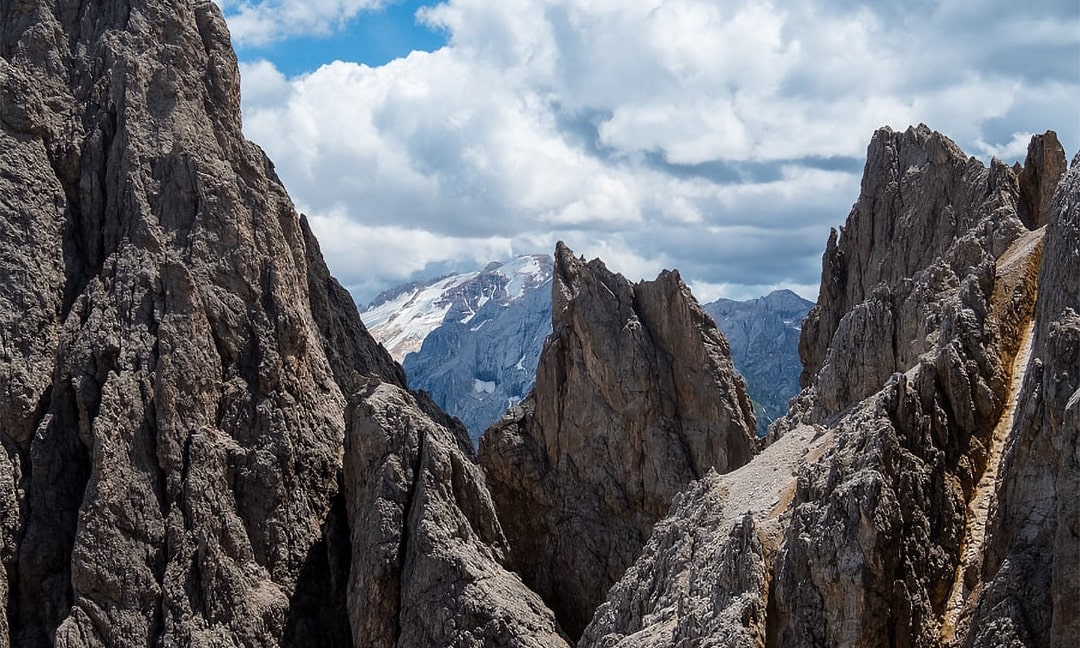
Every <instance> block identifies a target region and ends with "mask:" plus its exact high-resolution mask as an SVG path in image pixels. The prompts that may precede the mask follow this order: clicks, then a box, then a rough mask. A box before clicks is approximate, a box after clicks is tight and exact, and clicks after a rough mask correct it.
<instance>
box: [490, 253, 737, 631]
mask: <svg viewBox="0 0 1080 648" xmlns="http://www.w3.org/2000/svg"><path fill="white" fill-rule="evenodd" d="M552 291H553V293H552V294H553V300H552V324H553V329H554V332H553V333H552V335H551V337H550V338H549V339H548V341H547V343H546V344H545V347H544V352H543V354H542V355H541V358H540V364H539V368H538V370H537V382H536V387H535V388H534V390H533V392H532V393H531V394H530V395H529V397H527V398H526V399H525V401H524V402H523V403H522V405H521V407H520V408H518V409H516V410H512V411H511V413H510V414H509V415H508V416H507V417H506V418H504V419H503V421H501V422H499V423H496V424H495V425H494V426H492V427H491V428H490V429H489V430H488V431H487V432H485V434H484V436H483V437H482V438H481V441H480V462H481V464H482V465H483V466H484V467H485V469H486V471H487V475H488V479H489V483H490V484H491V489H492V494H493V495H494V498H495V505H496V509H497V510H498V511H499V518H500V520H501V521H502V523H503V527H504V529H505V530H506V534H507V537H508V539H509V541H510V546H511V549H512V559H513V564H514V566H515V568H516V569H517V570H518V571H519V572H520V573H521V574H522V577H523V578H524V580H525V582H526V583H527V584H529V585H530V586H531V587H533V588H534V589H535V590H536V591H538V592H539V593H540V594H541V595H542V596H543V597H544V600H545V601H547V602H548V604H549V605H551V606H552V608H553V609H554V610H555V612H556V615H557V616H558V618H559V621H560V623H561V624H562V626H563V628H564V629H565V630H566V632H567V633H568V634H570V635H571V636H573V637H576V636H578V635H580V633H581V631H582V629H583V628H584V626H585V624H586V623H588V621H589V619H590V618H591V616H592V613H593V610H594V609H595V607H596V606H597V605H599V604H600V603H601V602H602V601H603V599H604V596H605V594H606V592H607V590H608V588H609V587H610V586H611V585H612V584H614V583H615V581H617V580H618V579H619V577H620V576H622V573H623V572H624V571H625V570H626V568H627V567H629V566H630V564H631V563H632V562H633V561H634V560H635V559H636V558H637V555H638V553H639V551H640V550H641V547H642V545H643V544H644V543H645V541H646V540H647V539H648V537H649V534H650V532H651V531H652V526H653V524H654V523H655V522H656V521H657V520H659V519H660V518H661V517H662V516H663V515H664V514H665V513H666V512H667V509H668V506H669V504H670V502H671V500H672V498H673V497H674V496H675V495H676V494H677V493H678V492H679V491H681V490H682V489H683V488H685V487H686V485H687V484H688V483H689V482H690V481H692V480H694V479H698V478H700V477H703V476H704V475H705V474H706V473H707V472H708V471H709V470H712V469H716V470H719V471H728V470H732V469H734V468H736V467H738V466H740V465H742V464H744V463H746V462H747V461H748V460H749V459H750V457H751V456H752V455H753V453H754V451H755V442H754V438H753V430H754V420H753V413H752V410H751V405H750V402H749V399H748V398H747V396H746V392H745V388H744V386H743V383H742V380H741V379H740V378H738V376H737V375H736V374H735V372H734V369H733V368H732V365H731V359H730V355H729V351H728V348H727V343H726V341H725V340H724V338H723V336H722V335H721V334H720V333H719V331H717V330H716V327H715V325H714V324H713V323H712V320H711V319H710V318H709V317H708V316H707V315H706V314H705V313H704V311H702V310H701V308H700V307H699V306H698V305H697V303H696V301H694V299H693V297H691V296H690V293H689V290H688V289H687V288H686V286H685V285H683V283H682V281H681V280H680V279H679V277H678V275H677V274H675V273H668V272H665V273H662V274H661V275H660V277H658V278H657V279H656V280H655V281H652V282H643V283H640V284H636V285H635V284H631V283H630V282H628V281H627V280H626V279H624V278H623V277H622V276H619V275H616V274H614V273H612V272H610V271H608V270H607V268H605V267H604V265H603V264H602V263H601V262H599V261H591V262H589V263H585V261H584V260H583V259H578V258H575V257H574V255H573V252H571V251H570V250H569V249H568V248H567V247H566V246H564V245H562V244H560V245H559V246H558V248H557V250H556V253H555V277H554V280H553V287H552Z"/></svg>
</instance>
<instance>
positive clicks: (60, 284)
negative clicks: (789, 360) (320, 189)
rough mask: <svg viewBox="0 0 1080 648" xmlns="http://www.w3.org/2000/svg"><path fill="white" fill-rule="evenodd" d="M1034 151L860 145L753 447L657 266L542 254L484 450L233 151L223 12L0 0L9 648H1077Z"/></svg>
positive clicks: (1074, 212) (1063, 342)
mask: <svg viewBox="0 0 1080 648" xmlns="http://www.w3.org/2000/svg"><path fill="white" fill-rule="evenodd" d="M1054 142H1056V138H1054V137H1052V135H1051V134H1049V133H1048V134H1047V135H1044V136H1039V137H1037V138H1036V139H1035V140H1034V141H1033V143H1032V147H1031V148H1030V149H1029V151H1030V152H1031V155H1029V159H1028V160H1027V162H1026V164H1025V165H1024V167H1023V168H1022V169H1020V170H1016V169H1009V168H1007V167H1005V166H1004V165H1001V164H1000V163H996V162H995V163H993V164H992V165H991V166H990V168H986V167H985V166H983V165H982V164H980V163H979V162H978V161H976V160H973V159H969V158H966V157H965V156H964V155H963V154H962V152H960V151H959V149H958V148H957V147H956V146H955V145H954V144H953V143H952V142H950V141H949V140H948V139H947V138H945V137H944V136H941V135H940V134H937V133H934V132H932V131H930V130H929V129H927V128H925V127H919V128H913V129H909V130H908V131H906V132H904V133H896V132H893V131H891V130H888V129H885V130H882V131H879V132H878V133H877V134H876V135H875V137H874V140H873V141H872V143H871V146H870V149H869V151H868V160H867V168H866V175H865V178H864V183H863V190H862V194H861V196H860V198H859V201H858V202H857V203H856V205H855V207H854V209H853V210H852V213H851V215H850V216H849V219H848V222H847V224H846V225H845V227H844V228H843V229H842V231H841V233H840V234H838V235H836V234H834V236H833V238H832V239H831V241H830V244H829V247H828V249H827V251H826V254H825V257H824V259H823V273H822V274H823V282H822V290H821V297H820V299H819V304H818V306H817V307H816V308H815V309H814V311H813V313H812V314H811V316H810V317H809V318H808V320H807V324H806V326H804V331H803V335H802V339H801V352H802V355H803V359H804V361H805V365H806V371H805V373H804V378H803V386H804V389H803V391H802V392H801V394H800V396H799V398H798V400H797V401H796V404H795V407H794V408H793V409H792V411H791V412H790V413H789V414H788V416H787V417H785V418H784V419H783V420H781V421H780V422H779V423H778V424H777V425H775V426H773V428H772V443H771V444H770V445H769V446H768V447H767V448H766V449H765V451H764V452H763V453H762V454H760V455H758V456H757V457H753V458H752V457H751V455H753V453H754V450H755V443H754V440H753V438H752V432H751V430H752V427H753V417H752V414H751V412H750V408H749V402H748V399H747V398H746V395H745V392H744V391H743V388H742V386H741V383H740V381H739V380H738V379H737V378H736V377H735V376H734V373H733V371H732V368H731V362H730V357H729V355H728V353H727V347H726V343H725V341H724V339H723V337H722V336H720V335H719V334H718V333H717V332H716V330H715V328H714V327H713V326H712V325H711V322H710V321H709V318H708V317H707V316H705V314H704V313H703V312H702V311H701V309H700V308H699V307H698V306H697V305H696V303H695V302H694V301H693V299H692V298H691V297H690V296H689V293H688V291H687V290H686V288H685V286H683V285H682V283H681V281H680V280H679V278H678V275H677V274H676V273H664V274H662V275H661V276H660V277H659V278H658V279H657V280H656V281H655V282H643V283H641V284H637V285H631V284H629V282H626V281H625V280H624V279H622V278H621V277H618V276H617V275H614V274H613V273H610V272H609V271H607V269H606V268H604V267H603V264H602V263H600V262H598V261H594V262H590V263H585V262H584V260H579V259H576V258H575V257H574V256H573V254H572V253H571V252H570V251H569V250H568V249H566V248H565V247H564V246H560V248H559V249H558V250H557V259H556V269H557V272H556V277H555V280H554V281H553V286H552V287H553V306H554V308H553V320H554V324H555V326H554V333H553V335H552V337H551V339H550V343H549V344H548V347H547V349H546V350H545V352H544V356H543V358H542V360H541V362H540V371H539V376H538V381H537V386H536V389H535V390H534V392H533V394H532V395H531V396H529V397H528V398H526V399H525V401H524V402H523V403H522V406H521V407H520V408H518V409H515V410H514V411H513V412H512V413H511V415H510V416H509V417H507V418H506V419H505V420H504V421H503V422H501V423H500V424H498V425H497V426H495V427H494V428H493V429H492V431H491V432H490V433H489V434H488V435H487V436H485V440H484V443H483V444H482V448H481V462H480V463H481V464H482V465H483V468H481V466H478V465H477V462H476V461H475V459H474V456H473V453H472V450H471V447H470V443H469V440H468V438H467V435H466V432H465V430H464V429H463V428H462V427H461V426H460V425H459V424H458V423H456V422H455V421H454V420H453V419H452V418H450V417H448V416H447V415H445V414H443V413H442V412H441V411H439V409H438V408H437V407H436V406H435V405H434V403H432V402H431V401H430V400H429V399H428V398H426V397H425V396H424V395H423V394H413V393H411V392H409V391H408V389H407V388H406V387H405V385H404V374H403V372H402V369H401V368H400V367H399V366H398V365H396V364H395V363H394V362H393V361H392V359H391V358H390V357H389V356H388V355H387V354H386V353H385V352H384V351H383V350H382V349H381V348H380V347H379V345H378V344H376V343H375V342H374V340H372V338H371V337H370V335H368V333H367V331H366V330H365V328H364V326H363V324H362V323H361V321H360V318H359V316H358V314H357V312H356V309H355V306H353V304H352V303H351V300H350V298H349V296H348V294H347V293H346V292H345V291H344V290H343V289H342V288H341V287H340V286H339V285H338V284H337V283H336V282H335V281H334V280H333V279H332V278H331V277H330V275H329V272H328V271H327V269H326V267H325V264H324V263H323V261H322V258H321V254H320V253H319V250H318V246H317V243H316V242H315V240H314V238H313V237H312V235H311V232H310V231H309V230H308V228H307V225H306V223H305V221H304V219H303V217H302V216H299V215H298V214H296V212H295V210H294V208H293V206H292V204H291V202H290V201H289V199H288V197H287V196H286V194H285V192H284V190H283V189H282V187H281V185H280V182H279V181H278V180H277V178H276V176H275V175H274V172H273V167H272V165H271V164H270V162H269V161H268V160H267V159H266V158H265V156H264V155H263V154H262V152H261V151H259V150H258V148H257V147H255V146H254V145H252V144H251V143H249V142H247V141H246V140H245V139H244V138H243V137H242V135H241V131H240V115H239V83H238V76H237V66H236V60H235V56H234V55H233V53H232V50H231V49H230V47H229V39H228V32H227V30H226V28H225V24H224V21H223V20H222V18H221V15H220V12H219V10H218V9H217V6H216V5H215V4H214V3H212V2H205V1H197V2H181V1H179V0H176V1H170V0H130V1H128V2H115V3H101V2H96V3H85V2H80V3H74V2H45V1H44V0H19V1H15V0H0V394H2V395H3V398H2V399H0V447H2V453H0V563H2V565H3V569H2V570H0V598H2V602H3V605H2V606H0V646H45V645H60V646H103V645H108V646H111V645H133V644H138V645H151V644H153V645H162V646H180V645H183V646H192V645H193V646H254V645H260V646H261V645H321V646H333V645H343V646H348V645H363V646H400V647H402V648H409V647H411V646H427V645H455V646H567V645H568V638H567V635H571V636H577V635H578V634H579V633H582V634H583V637H582V640H581V643H580V645H583V646H591V645H602V646H637V645H656V644H661V645H671V644H674V645H678V644H680V643H682V644H691V645H748V646H762V645H765V646H772V645H792V646H800V645H824V644H828V645H833V644H843V645H849V644H857V645H872V646H878V645H880V646H886V645H889V646H895V645H919V646H936V645H957V646H959V645H964V646H987V645H989V646H996V645H1002V646H1006V645H1009V646H1012V645H1040V646H1041V645H1050V646H1066V645H1071V643H1072V642H1073V640H1074V639H1075V637H1076V635H1077V633H1078V631H1080V628H1078V627H1077V623H1078V619H1080V615H1078V614H1077V609H1076V606H1077V601H1080V592H1078V582H1080V579H1078V574H1080V556H1078V550H1080V520H1078V515H1077V509H1076V507H1075V501H1074V500H1075V493H1076V491H1077V487H1078V485H1080V467H1078V466H1080V454H1078V453H1077V450H1076V449H1077V444H1078V441H1080V440H1078V438H1077V434H1078V432H1077V430H1078V429H1080V385H1078V384H1077V377H1078V376H1080V367H1078V366H1077V362H1078V358H1080V316H1078V315H1077V311H1078V310H1080V294H1078V292H1077V290H1078V284H1077V282H1076V277H1077V276H1078V274H1080V266H1078V263H1080V252H1078V250H1077V241H1078V240H1080V161H1078V160H1074V162H1073V165H1072V167H1071V169H1069V170H1068V171H1067V172H1065V171H1064V170H1065V166H1066V165H1065V163H1064V157H1063V154H1060V153H1059V152H1058V151H1059V150H1060V147H1055V146H1054ZM1018 172H1019V173H1018ZM1062 174H1063V177H1062ZM1025 178H1026V179H1025ZM1048 197H1049V198H1048ZM1023 205H1026V207H1024V206H1023ZM1042 223H1045V227H1044V226H1043V225H1042ZM1036 295H1037V297H1036ZM1029 331H1030V333H1029ZM714 469H715V470H716V471H729V472H727V474H722V475H721V474H719V473H718V472H715V471H714ZM680 493H681V494H680ZM508 567H512V568H514V569H516V570H518V572H520V576H519V575H518V574H515V573H514V572H513V571H511V570H510V569H508ZM523 580H524V581H525V582H527V583H529V584H530V585H531V586H532V588H530V587H527V586H526V584H525V583H523ZM611 584H614V585H613V587H612V588H611V589H610V591H607V586H608V585H611ZM549 604H550V606H551V607H550V608H549ZM597 606H599V607H598V608H597ZM551 608H554V613H553V611H552V609H551ZM594 609H596V613H595V615H594V613H593V612H594ZM556 614H557V616H558V619H559V621H561V622H562V627H560V623H558V622H557V621H556ZM590 621H591V623H590V624H589V625H588V626H587V627H585V628H584V631H583V632H582V628H583V626H585V624H586V622H590ZM563 630H565V631H566V633H564V632H563Z"/></svg>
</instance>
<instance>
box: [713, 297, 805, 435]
mask: <svg viewBox="0 0 1080 648" xmlns="http://www.w3.org/2000/svg"><path fill="white" fill-rule="evenodd" d="M813 306H814V304H813V303H812V302H808V301H806V300H805V299H803V298H802V297H799V296H798V295H796V294H795V293H793V292H791V291H790V290H777V291H775V292H771V293H769V294H768V295H765V296H764V297H758V298H757V299H749V300H747V301H733V300H730V299H718V300H716V301H714V302H711V303H708V304H704V305H703V306H702V307H703V308H704V309H705V312H707V313H708V314H709V315H712V317H713V319H714V320H715V321H716V326H717V327H718V328H719V329H720V330H721V331H723V333H724V336H725V337H726V338H727V339H728V343H729V344H730V345H731V360H732V362H734V363H735V368H736V369H737V370H738V371H739V373H740V374H742V377H743V379H744V380H746V391H747V393H749V394H750V399H751V400H753V401H754V410H755V411H754V413H755V414H756V415H757V419H758V434H764V433H765V430H766V428H767V427H768V425H769V423H772V422H773V421H774V420H775V419H776V418H778V417H780V416H782V415H783V414H784V413H785V412H787V409H788V401H790V400H791V399H792V398H794V397H795V395H796V394H798V393H799V373H800V372H801V371H802V361H801V360H800V359H799V332H800V330H801V328H802V322H803V320H804V319H806V314H807V313H809V312H810V309H811V308H812V307H813Z"/></svg>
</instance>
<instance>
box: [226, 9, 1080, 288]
mask: <svg viewBox="0 0 1080 648" xmlns="http://www.w3.org/2000/svg"><path fill="white" fill-rule="evenodd" d="M217 1H218V4H219V5H220V6H221V7H222V8H223V10H224V12H225V15H226V18H227V19H228V21H229V26H230V29H231V32H232V36H233V41H234V44H235V45H236V47H237V50H238V54H239V57H240V61H241V74H242V79H243V109H244V128H245V131H246V133H247V135H248V137H249V138H251V139H253V140H254V141H256V142H257V143H259V144H260V145H262V146H263V148H265V149H266V151H267V152H268V154H269V155H270V157H271V158H272V159H273V160H274V162H275V164H276V166H277V169H278V173H279V174H280V176H281V178H282V180H283V181H284V183H285V186H286V188H287V189H288V190H289V192H290V194H291V195H292V196H293V199H294V200H295V201H296V203H297V206H298V208H299V209H300V210H301V211H303V212H305V213H306V214H308V216H309V218H310V219H311V223H312V226H313V227H314V229H315V231H316V234H317V235H318V236H319V239H320V242H321V244H322V247H323V252H324V254H325V255H326V257H327V260H328V262H329V264H330V266H331V270H332V271H333V272H334V274H335V275H336V276H337V277H338V278H339V279H340V280H341V281H342V283H343V284H345V285H346V286H347V287H349V289H350V290H351V291H352V292H353V295H354V297H355V298H356V299H357V300H358V301H359V302H361V303H364V302H366V301H367V300H368V299H370V298H371V297H373V296H374V295H375V294H376V293H377V292H379V291H380V290H382V289H385V288H387V287H389V286H392V285H394V284H397V283H400V282H402V281H406V280H411V279H416V278H422V277H425V276H430V275H433V274H438V273H443V272H446V271H450V270H456V269H473V268H476V267H479V266H482V265H484V264H486V263H487V262H488V261H491V260H496V259H506V258H509V257H511V256H513V255H517V254H525V253H533V252H550V250H551V249H552V248H553V247H554V244H555V241H557V240H559V239H562V240H565V241H566V242H567V244H568V245H570V247H572V248H573V249H574V250H575V251H577V252H578V253H580V254H584V255H586V256H588V257H590V258H591V257H594V256H599V257H601V258H603V259H604V260H605V261H606V262H607V264H608V266H609V267H611V268H612V269H614V270H617V271H619V272H622V273H623V274H625V275H627V276H628V277H630V278H632V279H639V278H651V277H653V276H655V274H656V273H657V272H658V271H659V270H660V269H661V268H671V267H677V268H679V269H680V270H681V271H682V274H683V277H684V278H685V279H686V280H687V281H688V282H689V283H690V284H691V286H692V287H693V289H694V291H695V293H696V294H697V295H698V297H699V299H702V300H711V299H714V298H716V297H720V296H725V297H732V298H737V299H742V298H748V297H753V296H757V295H760V294H763V293H765V292H768V291H769V290H771V289H774V288H777V287H787V288H792V289H794V290H796V291H797V292H799V293H801V294H803V295H804V296H805V297H807V298H810V299H813V298H815V297H816V295H817V282H818V279H819V275H820V259H821V253H822V250H823V249H824V245H825V241H826V238H827V236H828V231H829V228H830V227H833V226H838V225H840V224H841V223H843V221H844V218H845V217H846V216H847V213H848V211H849V209H850V207H851V204H852V203H853V202H854V201H855V199H856V197H857V196H858V189H859V177H860V174H861V171H862V166H863V163H864V158H865V152H866V145H867V142H868V141H869V139H870V137H871V135H872V134H873V131H874V130H875V129H876V128H878V127H881V126H884V125H888V126H891V127H892V128H894V129H903V128H906V127H907V126H908V125H909V124H917V123H920V122H923V123H926V124H928V125H929V126H931V127H932V128H934V129H936V130H939V131H942V132H943V133H945V134H946V135H949V136H950V137H951V138H953V139H954V140H955V141H956V142H957V143H958V144H959V145H960V146H961V148H963V149H964V150H965V151H967V152H968V153H969V154H971V155H975V156H977V157H980V158H982V159H983V160H985V161H988V160H989V158H990V156H992V155H993V156H998V157H1000V158H1002V159H1004V160H1006V161H1010V162H1012V161H1015V160H1022V159H1023V156H1024V152H1025V151H1026V146H1027V141H1028V139H1029V137H1030V135H1031V134H1032V133H1034V132H1043V131H1045V130H1047V129H1053V130H1056V131H1057V132H1058V134H1059V136H1060V138H1061V140H1062V142H1063V143H1064V145H1065V147H1066V153H1067V154H1068V155H1069V156H1070V157H1071V156H1072V155H1073V153H1075V152H1076V150H1077V148H1078V146H1080V102H1078V100H1077V98H1078V97H1080V4H1078V3H1077V1H1076V0H1054V1H1047V0H1029V1H1027V2H1016V1H1015V0H1008V1H1000V0H988V1H985V2H972V1H971V0H941V1H933V0H902V1H897V2H873V3H872V2H860V1H858V0H789V1H785V2H777V3H769V2H764V1H760V0H746V1H743V0H731V1H727V0H725V1H721V0H498V1H492V0H446V1H445V2H442V3H438V2H426V3H425V2H420V1H417V0H405V1H397V2H395V1H394V0H262V1H261V2H258V1H255V0H217Z"/></svg>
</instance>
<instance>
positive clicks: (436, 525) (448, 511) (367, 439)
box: [345, 383, 568, 648]
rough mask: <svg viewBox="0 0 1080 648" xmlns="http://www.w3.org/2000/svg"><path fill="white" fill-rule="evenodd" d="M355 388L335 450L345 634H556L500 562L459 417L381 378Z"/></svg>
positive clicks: (499, 537)
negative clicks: (341, 506) (348, 560)
mask: <svg viewBox="0 0 1080 648" xmlns="http://www.w3.org/2000/svg"><path fill="white" fill-rule="evenodd" d="M358 396H359V398H358V403H357V405H356V408H355V409H354V410H353V412H352V415H351V416H350V421H351V423H350V427H349V431H348V436H347V442H346V453H347V454H346V459H345V492H346V494H347V499H348V502H349V504H348V507H349V522H350V527H351V529H352V538H351V540H352V549H353V552H352V556H353V557H352V568H351V571H349V572H348V573H349V574H350V575H349V620H350V623H351V627H352V637H353V645H354V646H371V647H372V648H379V647H392V646H415V647H417V648H420V647H423V646H460V647H462V648H469V647H477V648H479V647H481V646H507V647H510V646H514V647H520V648H541V647H552V646H567V645H568V644H567V642H566V641H565V639H563V638H562V637H561V636H560V634H559V632H558V629H557V626H556V624H555V618H554V615H553V614H552V613H551V611H550V610H548V609H547V607H546V606H545V605H544V603H543V601H541V600H540V597H539V596H538V595H536V594H535V593H533V592H531V591H529V590H528V589H527V588H526V587H524V586H523V585H522V583H521V580H520V579H519V578H518V576H517V575H516V574H512V573H510V572H507V571H506V570H504V569H502V567H500V564H501V563H503V562H504V561H505V560H506V554H507V552H508V547H507V542H506V538H505V537H504V536H503V533H502V529H501V527H500V525H499V521H498V519H497V517H496V513H495V508H494V505H493V504H492V501H491V496H490V495H489V494H488V491H487V489H486V488H485V485H484V476H483V473H482V471H481V469H480V467H479V466H477V465H476V464H475V463H474V462H473V460H472V450H471V448H472V444H471V441H470V440H469V437H468V433H467V432H466V431H465V429H464V428H462V427H460V424H458V423H457V422H456V421H453V420H452V419H449V418H448V417H446V416H445V415H443V416H442V417H439V416H438V414H437V413H436V414H435V415H434V416H433V415H432V414H430V413H428V412H431V410H433V406H432V405H430V404H428V405H427V406H426V407H425V405H424V404H423V403H422V402H418V401H417V400H416V398H415V397H413V396H412V395H410V394H409V393H408V392H406V391H405V390H403V389H401V388H400V387H398V386H395V385H392V384H389V383H383V384H373V385H371V386H369V387H368V388H367V389H366V391H365V392H364V393H362V394H359V395H358ZM425 409H426V410H428V412H425ZM436 418H441V421H438V422H437V421H436V420H435V419H436Z"/></svg>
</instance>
